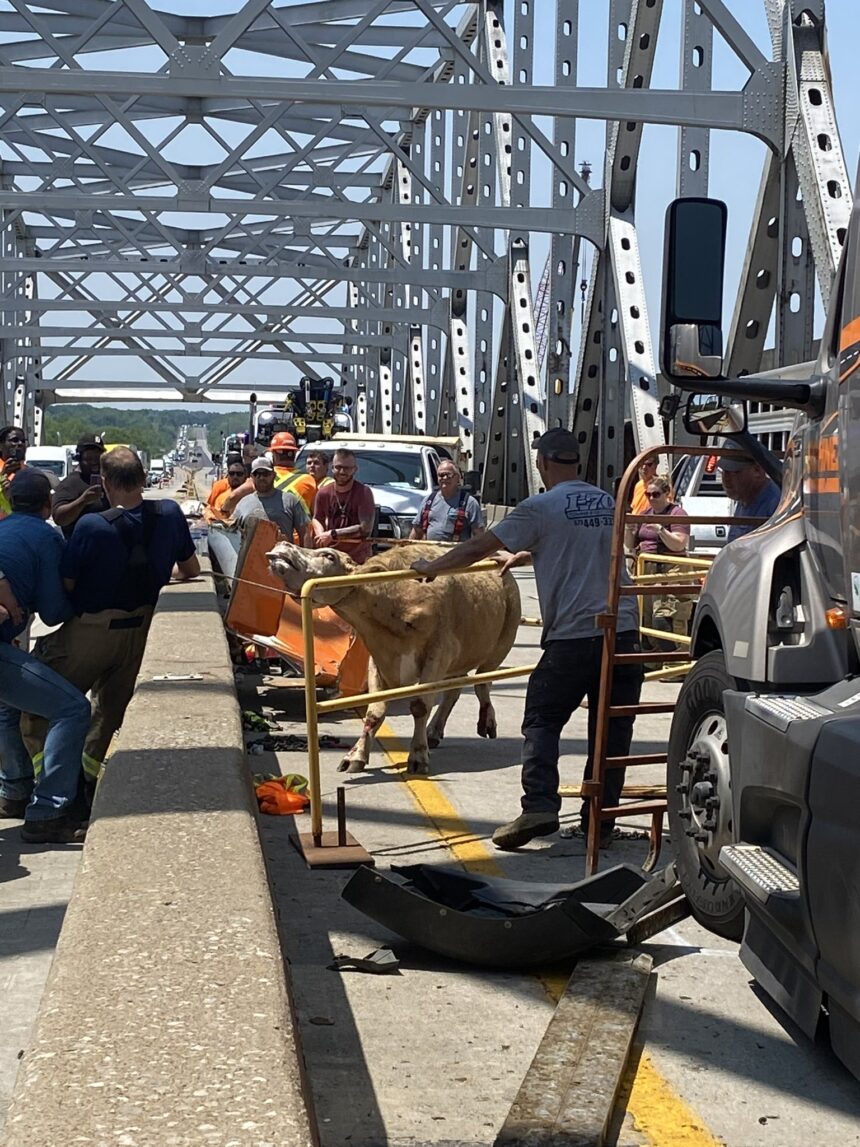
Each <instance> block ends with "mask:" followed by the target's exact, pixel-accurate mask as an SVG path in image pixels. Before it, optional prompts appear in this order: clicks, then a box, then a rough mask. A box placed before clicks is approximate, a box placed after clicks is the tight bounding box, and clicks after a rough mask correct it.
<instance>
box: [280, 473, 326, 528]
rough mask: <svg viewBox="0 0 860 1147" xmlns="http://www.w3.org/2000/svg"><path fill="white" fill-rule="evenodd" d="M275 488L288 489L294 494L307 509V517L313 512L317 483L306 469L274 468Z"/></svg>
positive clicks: (311, 515)
mask: <svg viewBox="0 0 860 1147" xmlns="http://www.w3.org/2000/svg"><path fill="white" fill-rule="evenodd" d="M275 474H276V475H277V476H276V478H275V489H276V490H289V492H290V493H291V494H295V496H296V497H297V498H298V500H299V501H300V502H301V504H302V505H303V506H304V508H305V510H306V511H307V514H308V517H309V518H312V517H313V513H314V500H315V499H316V495H317V484H316V482H315V481H314V480H313V478H312V477H311V475H310V474H308V473H307V471H306V470H286V471H279V470H276V471H275Z"/></svg>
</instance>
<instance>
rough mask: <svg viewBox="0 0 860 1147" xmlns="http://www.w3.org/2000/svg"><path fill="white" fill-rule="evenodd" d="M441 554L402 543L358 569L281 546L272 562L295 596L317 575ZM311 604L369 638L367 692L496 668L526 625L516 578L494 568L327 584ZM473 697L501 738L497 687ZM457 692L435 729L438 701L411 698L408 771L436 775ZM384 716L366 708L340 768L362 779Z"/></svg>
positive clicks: (379, 709) (394, 566) (446, 700)
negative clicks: (433, 768) (437, 752)
mask: <svg viewBox="0 0 860 1147" xmlns="http://www.w3.org/2000/svg"><path fill="white" fill-rule="evenodd" d="M438 552H439V551H438V548H437V547H435V546H431V545H415V546H403V547H398V548H396V549H392V550H389V551H388V552H387V553H384V554H380V555H379V556H378V557H374V558H371V559H370V561H368V562H365V564H364V565H362V566H357V565H355V563H354V562H352V561H351V560H350V559H349V558H348V557H347V556H345V555H344V554H342V553H340V552H339V551H337V550H332V549H321V550H305V549H300V548H299V547H298V546H294V545H292V544H291V543H289V542H279V543H278V545H276V546H275V548H274V549H273V550H272V551H271V553H269V554H268V558H269V565H270V567H271V570H272V572H273V573H274V574H275V575H276V576H277V577H279V578H280V579H281V580H282V581H283V583H284V585H285V587H286V589H287V592H288V593H290V594H293V595H295V596H298V594H299V593H300V592H301V588H302V586H303V585H304V583H305V582H306V581H308V580H309V579H310V578H320V577H337V576H339V575H344V574H352V573H377V572H380V571H382V570H403V569H408V568H409V565H410V563H411V562H413V561H415V560H416V558H422V557H435V556H437V555H438ZM314 601H315V602H319V603H320V604H321V605H329V606H331V608H332V609H333V610H334V611H335V613H337V614H338V615H339V616H340V617H342V618H343V619H344V620H345V621H348V622H349V624H350V625H351V626H352V627H353V628H354V629H355V631H356V632H357V633H358V635H359V636H360V637H361V639H362V640H363V641H364V643H365V645H366V646H367V648H368V650H369V652H370V657H371V661H370V665H369V667H368V687H369V689H370V691H372V692H376V691H377V690H378V689H392V688H396V687H397V686H400V685H414V684H416V683H417V682H420V681H442V680H444V679H445V678H448V677H460V676H462V675H463V674H464V673H468V672H469V671H470V670H472V669H475V670H477V671H478V672H489V671H490V670H493V669H497V668H498V667H499V666H500V665H501V663H502V662H503V661H504V659H505V657H506V656H507V654H508V652H509V650H510V648H511V646H512V645H513V643H514V638H515V637H516V633H517V626H518V625H519V621H520V594H519V589H518V588H517V583H516V581H515V580H514V578H513V577H512V575H511V574H510V573H506V574H505V575H504V577H499V575H498V573H497V572H495V571H493V570H488V571H487V572H485V573H475V574H471V573H470V574H465V575H463V576H459V577H441V578H437V579H436V580H435V581H432V582H424V581H392V582H380V583H378V584H376V585H364V584H362V583H361V582H358V583H357V584H356V585H355V587H354V588H353V587H351V586H343V587H339V588H334V589H331V590H326V589H324V588H323V587H320V589H318V590H317V591H315V593H314ZM475 693H476V694H477V695H478V701H479V702H480V709H479V716H478V734H479V735H480V736H482V737H495V736H496V714H495V710H494V709H493V706H492V703H491V701H490V687H489V685H476V686H475ZM459 695H460V690H459V689H449V690H446V692H445V693H444V695H443V697H442V701H441V704H440V705H439V708H438V709H437V711H436V713H435V715H434V717H433V720H432V721H431V722H430V726H429V728H428V726H427V718H428V716H429V714H430V710H431V708H432V706H433V700H434V699H433V697H432V696H427V695H425V696H423V697H414V698H413V699H412V701H411V702H410V705H409V708H410V712H411V713H412V716H413V717H414V718H415V731H414V733H413V736H412V743H411V745H410V748H409V760H408V762H407V769H408V771H409V772H414V773H427V772H429V768H430V752H429V750H430V749H431V748H435V747H436V745H438V744H439V742H440V741H441V740H442V738H443V736H444V733H445V722H446V721H447V720H448V715H449V714H450V712H451V710H452V709H453V708H454V705H455V703H456V701H457V698H458V697H459ZM384 717H385V703H384V702H375V703H374V704H372V705H370V706H369V707H368V710H367V713H366V715H365V718H364V728H363V729H362V733H361V736H360V738H359V739H358V741H357V742H356V744H355V745H354V746H353V748H352V749H350V751H349V752H348V753H347V755H346V756H345V757H344V759H343V761H342V762H341V764H340V770H341V772H346V771H349V772H351V773H357V772H361V770H362V769H364V768H365V766H366V765H367V763H368V758H369V748H370V738H371V737H372V735H373V733H374V731H375V730H376V729H377V728H378V726H379V725H380V724H381V722H382V720H383V718H384Z"/></svg>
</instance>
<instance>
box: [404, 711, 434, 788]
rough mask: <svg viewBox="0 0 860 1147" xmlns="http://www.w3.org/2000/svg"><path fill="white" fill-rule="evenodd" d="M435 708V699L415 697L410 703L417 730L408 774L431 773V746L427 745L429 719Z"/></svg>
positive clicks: (410, 748) (413, 734) (413, 740)
mask: <svg viewBox="0 0 860 1147" xmlns="http://www.w3.org/2000/svg"><path fill="white" fill-rule="evenodd" d="M432 708H433V697H432V695H428V696H426V697H413V698H412V700H411V701H410V702H409V712H410V713H411V714H412V716H413V718H414V719H415V729H414V730H413V732H412V741H411V743H410V745H409V756H408V758H407V760H406V771H407V772H408V773H429V772H430V746H429V745H428V744H427V718H428V717H429V716H430V710H431V709H432Z"/></svg>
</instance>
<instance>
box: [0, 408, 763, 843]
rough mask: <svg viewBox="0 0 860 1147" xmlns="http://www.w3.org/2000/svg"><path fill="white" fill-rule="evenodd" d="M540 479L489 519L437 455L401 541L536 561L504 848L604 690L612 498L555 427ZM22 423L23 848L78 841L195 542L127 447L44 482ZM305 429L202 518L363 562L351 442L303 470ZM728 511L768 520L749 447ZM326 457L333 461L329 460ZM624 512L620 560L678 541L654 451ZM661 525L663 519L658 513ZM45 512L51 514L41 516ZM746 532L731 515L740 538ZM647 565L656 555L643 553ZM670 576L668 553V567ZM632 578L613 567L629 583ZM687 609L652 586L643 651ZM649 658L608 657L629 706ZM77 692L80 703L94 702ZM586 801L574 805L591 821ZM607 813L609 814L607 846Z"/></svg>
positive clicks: (633, 626)
mask: <svg viewBox="0 0 860 1147" xmlns="http://www.w3.org/2000/svg"><path fill="white" fill-rule="evenodd" d="M533 446H534V448H535V449H536V450H537V468H538V471H539V473H540V475H541V479H542V482H543V484H544V486H545V493H542V494H539V495H536V496H534V497H531V498H528V499H526V500H525V501H523V502H521V503H520V504H519V505H518V506H516V507H515V508H514V509H513V511H512V512H511V513H510V514H508V516H507V517H506V518H505V519H504V520H503V521H502V522H500V523H498V524H496V525H494V526H493V527H492V529H490V530H487V529H486V528H485V525H484V520H483V516H482V512H481V508H480V505H479V504H478V502H477V500H476V499H475V498H474V497H473V496H472V495H471V494H470V493H468V491H467V490H465V489H464V488H463V486H462V479H461V475H460V472H459V470H458V468H457V466H456V464H455V463H454V462H453V461H451V460H449V459H445V460H443V461H442V462H441V464H440V465H439V468H438V475H437V476H438V488H437V489H436V490H434V492H433V493H432V494H430V495H429V496H428V497H427V498H425V499H424V502H423V504H422V505H421V507H420V508H419V510H418V512H417V514H416V515H415V518H414V520H413V522H412V530H411V534H410V537H411V538H412V539H413V540H416V541H418V540H425V539H426V540H430V541H438V542H447V543H456V544H454V545H453V546H451V547H450V548H449V549H448V550H447V551H446V552H445V553H443V554H441V556H440V557H438V558H436V559H434V560H432V561H429V560H426V559H422V560H420V561H417V562H415V563H414V568H415V569H416V570H417V571H419V572H421V573H422V574H424V575H425V576H429V577H432V576H435V574H437V573H439V572H442V571H444V570H446V569H454V568H460V567H463V566H467V565H469V564H471V563H472V562H474V561H477V560H480V559H481V558H483V557H487V556H490V555H496V556H497V560H498V561H499V563H500V566H501V568H502V569H503V570H505V569H508V568H512V567H514V566H517V565H521V564H524V563H525V562H531V563H533V564H534V571H535V580H536V584H537V591H538V596H539V599H540V604H541V612H542V617H543V634H542V641H541V644H542V647H543V655H542V657H541V661H540V664H539V665H538V667H537V669H536V670H535V672H534V673H533V674H532V675H531V678H530V680H529V685H528V691H527V696H526V707H525V715H524V719H523V726H522V731H523V736H524V747H523V774H522V781H523V790H524V795H523V799H522V813H521V815H520V816H518V817H517V818H516V819H515V820H514V821H512V822H511V823H510V824H507V825H504V826H502V827H501V828H500V829H498V830H497V831H496V833H495V834H494V837H493V839H494V842H495V843H496V845H497V846H498V847H499V848H516V847H519V846H520V845H521V844H524V843H526V842H527V841H528V840H531V839H532V838H533V837H535V836H541V835H546V834H549V833H552V832H555V831H556V830H557V828H558V812H559V807H560V801H559V795H558V757H559V744H560V737H561V732H562V729H563V728H564V725H565V724H566V722H567V721H568V719H569V718H570V715H571V713H572V712H573V711H574V709H576V708H577V707H578V706H579V704H580V703H581V702H582V700H583V698H585V697H588V699H589V706H590V707H589V733H588V745H589V756H588V761H587V764H586V770H585V775H586V777H588V776H589V775H590V772H591V761H592V749H593V740H594V733H595V729H594V720H595V717H596V712H597V691H598V688H599V684H600V660H601V650H602V630H601V629H600V624H599V620H598V619H599V616H600V614H601V613H603V612H605V610H606V594H607V585H608V571H609V556H610V548H611V536H612V527H613V517H614V510H615V507H614V502H613V499H612V498H611V496H610V495H609V494H607V493H606V492H605V491H603V490H601V489H599V488H598V487H596V486H593V485H591V484H589V483H587V482H585V481H583V480H582V478H580V476H579V469H580V466H579V463H580V459H579V446H578V443H577V441H576V439H575V437H574V436H573V435H572V434H571V433H570V432H568V431H566V430H564V429H561V428H557V429H553V430H550V431H547V432H546V433H545V434H544V435H542V436H541V437H540V438H539V439H538V440H537V441H536V442H535V443H534V444H533ZM25 452H26V435H25V434H24V431H23V430H21V428H20V427H14V426H7V427H3V428H2V429H0V818H21V819H23V821H24V824H23V828H22V836H23V838H24V840H26V841H29V842H31V843H46V844H47V843H57V842H61V843H62V842H68V841H76V840H80V839H83V836H84V834H85V832H86V825H87V822H88V817H89V808H90V805H91V802H92V794H93V791H94V788H95V782H96V779H97V777H98V775H99V771H100V769H101V768H102V766H103V763H104V760H105V757H106V754H107V752H108V748H109V746H110V743H111V740H112V738H113V736H114V734H115V733H116V731H117V730H118V729H119V727H120V725H121V723H122V720H123V716H124V713H125V710H126V707H127V705H128V703H129V701H130V699H131V696H132V693H133V689H134V683H135V679H136V677H137V674H138V670H139V668H140V664H141V660H142V657H143V652H144V647H145V643H146V637H147V633H148V630H149V625H150V621H151V618H152V614H153V609H154V607H155V604H156V602H157V599H158V595H159V593H160V591H161V589H162V588H163V586H164V585H166V584H167V582H168V581H169V580H170V579H171V577H176V578H180V579H188V578H192V577H194V576H196V575H197V574H198V573H199V563H198V560H197V556H196V553H195V547H194V542H193V540H192V538H191V534H190V531H189V528H188V525H187V522H186V520H185V518H184V517H183V515H182V512H181V510H180V509H179V507H178V506H177V505H176V504H175V503H174V502H173V501H172V500H170V499H163V500H144V497H143V491H144V489H145V487H146V474H145V472H144V468H143V466H142V464H141V461H140V459H139V457H138V456H137V455H136V454H135V453H134V451H132V450H129V449H126V448H122V447H119V448H116V449H114V450H112V451H111V452H110V453H109V454H105V452H104V447H103V446H102V444H101V442H99V440H98V439H97V438H96V437H89V438H85V439H82V440H81V441H80V442H79V443H78V446H77V456H76V457H77V463H78V468H77V470H76V471H75V473H73V474H72V475H71V476H69V477H68V478H66V479H65V480H64V481H62V482H61V483H60V484H59V485H58V486H57V488H56V489H55V490H53V491H52V489H51V484H50V482H49V480H48V478H47V477H46V476H45V475H44V474H43V473H41V472H39V471H38V470H35V469H33V468H31V467H28V466H27V465H26V462H25ZM296 453H297V443H296V441H295V439H294V438H293V436H292V435H291V434H289V433H286V432H280V433H278V434H276V435H275V436H274V437H273V439H272V443H271V456H270V457H268V456H261V457H258V458H255V459H254V460H253V461H252V462H251V463H250V465H247V464H246V462H245V461H244V459H243V457H242V455H241V454H230V455H228V457H227V459H226V472H225V476H224V478H222V479H220V480H218V481H217V482H215V483H214V485H213V487H212V490H211V491H210V494H209V497H208V500H207V504H206V516H207V518H208V519H209V520H210V521H218V522H222V523H226V524H228V525H234V526H235V527H236V528H237V529H240V530H244V529H246V528H247V526H248V523H249V522H251V521H253V520H255V519H258V518H267V519H269V520H271V521H274V522H275V523H276V524H277V526H278V529H279V530H280V532H281V533H282V534H283V535H284V536H285V537H287V538H290V539H293V540H295V541H297V542H298V543H299V544H300V545H302V546H306V547H311V548H322V547H334V548H336V549H339V550H341V551H343V552H345V553H347V554H348V555H349V556H350V557H351V558H352V559H353V560H354V561H355V562H356V563H358V564H361V563H362V562H364V561H366V560H367V558H368V557H369V556H370V553H371V538H372V537H373V534H374V528H375V521H376V506H375V502H374V497H373V492H372V490H371V489H370V488H369V487H368V486H366V485H365V484H363V483H362V482H361V481H360V480H359V478H358V462H357V459H356V456H355V454H354V453H353V452H352V451H351V450H349V449H347V448H340V449H335V450H333V451H332V450H325V449H317V450H314V449H310V450H309V451H308V452H307V455H306V468H305V469H304V470H299V469H297V467H296V464H295V463H296ZM719 466H720V468H721V471H722V475H723V482H724V485H725V488H726V492H727V494H728V495H729V496H730V497H731V498H732V499H733V500H734V501H735V513H736V515H737V516H738V517H767V516H769V515H770V514H771V513H773V511H774V510H775V509H776V505H777V502H778V500H779V490H778V488H777V487H776V485H775V484H774V483H773V482H772V481H770V479H769V478H768V477H767V475H766V474H765V473H764V471H763V470H762V469H761V468H760V467H759V466H758V465H757V464H756V462H754V461H753V459H752V458H744V457H740V458H731V459H726V460H724V461H722V462H720V463H719ZM329 468H331V474H329ZM631 508H632V509H633V511H634V512H635V513H638V514H639V515H640V516H641V517H643V518H645V519H647V518H648V517H649V516H654V517H655V518H658V517H659V518H661V519H664V520H663V521H655V522H654V523H650V522H648V521H647V520H645V521H642V522H640V523H638V525H637V526H636V527H635V528H634V529H632V530H630V531H629V532H628V534H627V537H626V539H625V541H626V545H627V547H628V551H629V553H630V554H631V555H639V554H641V555H644V556H645V558H646V562H647V559H648V556H649V555H653V556H654V557H655V558H656V557H657V556H661V557H664V558H665V557H668V558H669V563H668V570H669V572H672V570H673V569H674V568H675V567H673V566H672V565H671V559H672V558H673V557H680V556H681V555H684V554H686V553H687V552H688V548H689V539H690V527H689V523H688V522H687V521H686V518H687V515H686V514H685V512H684V510H683V509H682V507H681V506H680V505H679V504H678V503H677V502H676V501H675V500H674V497H673V492H672V486H671V483H670V480H669V478H668V476H667V475H663V474H660V473H658V467H657V464H656V460H650V461H648V462H646V463H644V464H643V466H642V467H641V469H640V474H639V482H638V483H637V486H636V489H635V491H634V499H633V505H632V507H631ZM666 518H669V519H671V520H670V521H669V522H666V521H665V519H666ZM50 519H52V520H53V523H54V524H53V525H52V524H51V522H50V521H49V520H50ZM749 528H750V527H748V526H743V525H737V526H732V529H731V531H730V534H729V537H730V539H731V540H733V539H734V538H735V537H738V536H740V535H741V534H742V533H744V532H746V530H748V529H749ZM653 564H654V565H655V566H656V562H654V563H653ZM660 564H661V566H662V571H661V572H664V571H665V569H666V564H667V563H665V562H663V563H660ZM626 576H627V575H626V574H625V577H626ZM690 612H691V605H690V603H689V601H688V600H687V601H685V600H684V599H683V598H679V597H675V596H673V595H671V594H670V593H667V594H666V595H665V596H662V597H658V598H656V599H652V608H651V613H650V614H649V616H648V618H647V619H646V625H647V628H653V629H657V630H660V631H664V632H665V633H666V641H665V642H662V641H658V642H657V643H656V645H655V646H654V648H656V649H657V650H658V651H659V650H661V649H671V648H673V642H672V641H671V637H672V635H679V634H681V633H685V632H686V631H687V627H688V624H689V617H690ZM35 614H38V615H39V616H40V617H41V619H42V621H43V622H44V623H45V624H46V625H48V626H57V627H58V628H56V629H54V630H53V632H50V633H48V634H46V635H45V636H42V637H40V638H39V639H38V640H37V641H36V643H35V646H34V648H33V650H32V652H31V651H30V650H29V648H28V641H27V640H26V634H27V632H28V629H29V624H30V621H31V619H32V617H33V616H34V615H35ZM617 649H618V651H619V652H622V653H624V652H627V653H639V652H641V650H642V644H641V639H640V619H639V615H638V608H637V606H636V603H635V600H634V599H633V598H631V597H624V598H622V604H621V607H620V613H619V618H618V626H617ZM642 680H643V665H642V662H641V661H630V662H625V663H623V664H621V665H619V666H618V667H617V668H616V671H615V674H614V677H613V681H612V694H611V698H612V700H611V703H612V704H613V705H617V706H628V707H629V706H631V705H634V704H635V703H636V702H637V701H638V698H639V694H640V690H641V686H642ZM88 695H89V699H88ZM632 728H633V718H632V717H620V718H616V719H614V720H613V721H612V722H610V730H609V744H608V755H610V756H614V757H623V756H626V755H627V753H628V752H629V746H630V740H631V737H632ZM623 781H624V772H623V770H622V769H612V770H610V771H609V773H608V774H607V780H606V792H605V800H606V802H607V804H610V805H613V804H616V803H617V800H618V797H619V795H620V791H621V786H622V785H623ZM587 819H588V807H587V804H586V805H585V806H584V807H583V827H584V828H587ZM611 834H612V823H611V821H607V822H606V823H605V824H604V825H602V826H601V841H602V843H603V844H604V845H605V844H608V842H609V840H610V838H611Z"/></svg>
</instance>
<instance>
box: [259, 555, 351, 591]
mask: <svg viewBox="0 0 860 1147" xmlns="http://www.w3.org/2000/svg"><path fill="white" fill-rule="evenodd" d="M266 557H267V558H268V559H269V569H270V570H271V571H272V573H273V574H274V575H275V577H278V578H280V579H281V581H282V582H283V583H284V588H285V589H286V591H287V593H288V594H290V595H291V596H292V597H299V595H300V594H301V592H302V586H303V585H304V584H305V582H306V581H310V580H311V579H312V578H320V577H340V576H342V575H344V574H350V573H352V572H353V570H355V569H356V568H357V567H356V565H355V562H353V561H352V560H351V559H350V558H348V557H347V556H346V554H342V553H341V552H340V550H332V549H324V550H305V549H302V547H301V546H294V545H293V543H292V542H278V544H277V545H276V546H275V548H274V549H273V550H270V551H269V552H268V553H267V554H266ZM347 592H348V590H347V589H346V587H343V586H339V587H336V588H332V589H331V590H325V591H323V590H317V591H316V592H315V593H314V601H316V602H320V603H321V604H323V605H334V603H335V602H337V601H339V600H340V599H341V598H342V597H343V595H344V594H345V593H347Z"/></svg>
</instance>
